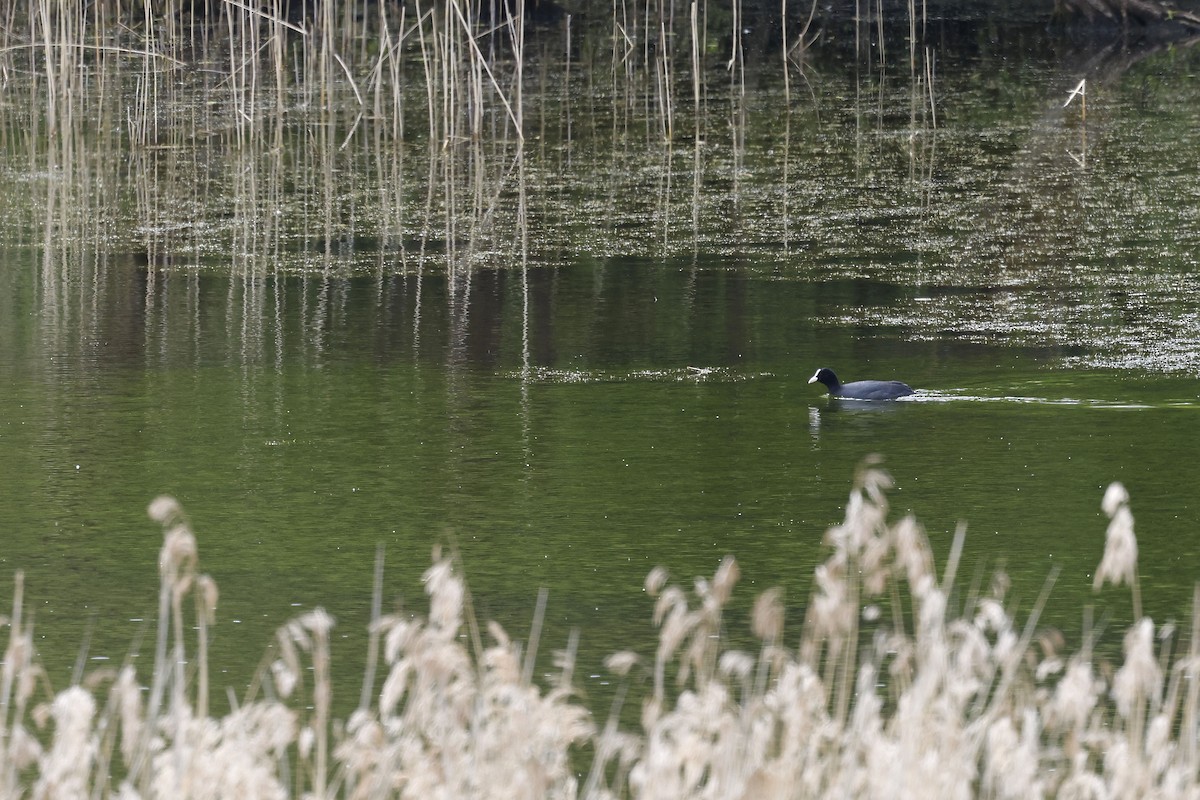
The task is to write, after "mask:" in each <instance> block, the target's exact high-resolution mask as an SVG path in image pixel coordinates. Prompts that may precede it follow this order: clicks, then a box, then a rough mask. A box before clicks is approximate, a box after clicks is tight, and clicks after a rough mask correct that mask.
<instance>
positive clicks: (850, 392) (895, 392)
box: [808, 367, 913, 400]
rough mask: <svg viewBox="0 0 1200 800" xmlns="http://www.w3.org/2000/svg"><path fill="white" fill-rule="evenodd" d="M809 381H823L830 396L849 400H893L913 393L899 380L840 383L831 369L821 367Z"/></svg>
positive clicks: (910, 388) (909, 387)
mask: <svg viewBox="0 0 1200 800" xmlns="http://www.w3.org/2000/svg"><path fill="white" fill-rule="evenodd" d="M808 382H809V383H823V384H825V388H827V389H828V390H829V395H830V396H831V397H845V398H848V399H850V400H895V399H896V398H897V397H906V396H908V395H910V394H912V393H913V389H912V387H911V386H909V385H908V384H907V383H901V382H900V381H851V382H850V383H842V382H841V381H839V380H838V377H837V375H834V374H833V370H831V369H826V368H825V367H821V369H819V370H817V372H816V374H814V375H813V376H812V377H811V378H809V379H808Z"/></svg>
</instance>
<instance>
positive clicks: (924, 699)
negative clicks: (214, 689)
mask: <svg viewBox="0 0 1200 800" xmlns="http://www.w3.org/2000/svg"><path fill="white" fill-rule="evenodd" d="M889 486H890V480H889V478H888V476H887V475H886V473H884V472H883V471H881V470H880V469H879V468H878V467H876V466H873V465H871V464H868V465H866V466H865V467H864V468H863V469H862V471H861V473H860V474H859V476H858V478H857V479H856V482H855V486H854V489H853V490H852V492H851V494H850V498H849V502H848V504H847V509H846V516H845V520H844V521H843V522H842V524H840V525H837V526H835V527H833V528H831V529H830V530H829V531H828V532H827V533H826V535H825V543H826V545H827V547H828V548H829V556H828V558H827V559H826V560H825V562H824V563H822V564H821V565H820V566H819V567H818V568H817V570H816V574H815V585H816V588H815V590H814V594H813V596H812V597H811V598H810V599H809V601H808V603H807V607H806V611H805V614H804V618H803V620H789V619H788V615H787V613H786V612H785V606H784V603H783V596H782V593H781V592H780V591H779V590H777V589H772V590H768V591H766V592H764V593H763V594H762V595H760V596H759V597H758V598H757V599H756V601H755V602H754V608H753V613H752V615H751V633H752V635H753V637H754V639H756V640H757V642H758V645H757V646H756V648H755V649H752V650H742V649H736V648H734V647H732V646H731V645H730V644H729V643H728V639H727V638H726V635H725V632H726V629H727V625H728V623H727V622H726V620H725V618H724V611H725V609H726V607H727V605H728V603H729V602H730V599H731V597H732V596H733V594H734V591H735V589H736V584H737V581H738V576H739V570H738V566H737V564H736V562H735V561H734V559H733V558H732V557H727V558H726V559H725V560H724V561H722V563H721V565H720V566H719V567H718V569H717V571H716V572H715V574H714V575H713V576H712V577H711V578H707V579H705V578H699V579H696V580H695V582H694V584H693V586H692V589H691V591H690V592H689V591H686V590H685V589H684V588H682V587H681V586H678V585H675V584H672V583H671V582H670V581H669V578H668V574H667V572H666V571H665V570H663V569H655V570H653V571H652V572H651V573H650V575H649V576H648V577H647V579H646V586H645V588H646V591H647V593H648V595H649V596H650V597H652V598H653V607H652V608H648V609H647V613H648V616H650V617H652V619H653V623H654V624H655V625H656V626H657V627H658V630H659V638H658V646H657V649H656V650H655V652H653V653H634V652H619V653H615V654H613V655H612V656H610V657H609V659H608V660H607V665H608V668H609V669H610V670H611V671H612V672H613V673H614V674H615V675H616V676H618V682H619V684H620V686H619V690H618V692H617V695H616V696H617V700H616V702H615V703H614V705H613V708H612V710H611V713H610V714H609V715H608V717H607V718H606V719H603V720H602V719H599V718H598V717H597V716H596V715H595V714H594V713H593V712H592V711H590V710H589V709H587V708H586V707H585V706H584V705H583V704H581V703H580V702H579V700H578V699H577V697H576V694H575V691H574V689H573V677H574V675H573V673H574V667H575V646H576V643H577V641H578V639H575V638H573V639H572V641H570V642H568V644H567V647H566V648H565V649H564V650H562V651H560V652H557V653H556V654H555V656H554V670H553V672H552V674H550V675H549V676H548V677H547V678H546V679H545V681H544V682H543V683H540V684H539V683H536V682H535V681H534V680H533V677H532V676H533V672H534V670H533V669H532V664H533V658H534V656H535V655H536V651H537V645H536V643H535V640H536V637H537V634H536V631H537V629H538V626H537V624H536V623H535V626H534V630H535V633H534V634H533V635H532V636H531V642H530V644H529V647H528V649H527V650H523V648H522V647H521V646H520V645H519V644H518V643H516V642H514V641H512V640H511V639H510V637H509V636H508V634H507V633H506V632H505V631H504V630H503V629H502V628H501V627H500V626H499V625H497V624H495V623H488V624H487V625H486V640H485V638H484V635H483V631H481V630H480V629H479V627H478V626H477V624H476V620H475V619H474V617H473V615H472V613H471V604H470V596H469V594H468V592H467V588H466V586H465V584H464V582H463V580H462V578H461V577H460V576H459V574H458V571H457V569H456V567H455V564H454V561H453V559H451V558H448V557H446V556H444V555H443V554H441V553H440V552H438V551H436V550H435V552H434V558H433V564H432V566H431V567H430V568H429V569H428V570H427V571H426V572H425V575H424V583H425V587H426V592H427V594H428V597H429V605H428V612H427V614H426V615H425V616H423V617H414V616H401V615H383V614H379V613H378V611H377V612H376V615H375V618H374V622H373V623H372V625H371V637H370V640H371V644H370V646H369V651H370V661H371V663H370V665H369V667H368V670H367V678H366V680H365V685H364V688H363V691H362V693H361V698H360V702H359V704H358V707H357V709H356V710H355V711H353V712H352V713H351V714H350V716H349V718H348V719H345V720H335V719H333V718H332V716H331V711H330V709H331V708H332V707H333V703H332V700H333V697H332V692H333V686H334V685H335V683H336V682H335V681H334V680H333V675H332V672H331V669H332V667H331V663H330V660H329V642H330V634H331V630H332V629H333V627H334V620H333V619H332V618H331V617H330V616H329V615H328V614H327V613H325V612H324V611H322V610H321V609H319V608H318V609H314V610H312V611H310V612H307V613H305V614H302V615H301V616H299V617H297V618H296V619H294V620H291V621H289V622H286V623H285V624H284V625H283V626H282V627H281V628H280V629H279V631H278V634H277V636H276V639H275V642H274V643H273V644H272V645H271V646H270V648H269V655H268V658H266V659H265V660H264V663H265V664H267V666H266V667H264V669H263V670H262V672H261V673H260V674H259V676H258V677H257V679H256V680H255V682H254V683H253V685H252V687H251V689H250V691H249V693H248V694H247V696H246V697H244V698H242V699H241V700H239V701H234V700H232V699H231V700H227V701H222V702H217V703H214V702H212V701H211V700H210V699H209V697H210V687H209V681H210V680H211V678H210V677H209V675H208V673H207V671H206V670H205V665H204V661H205V645H206V641H207V637H208V635H209V633H208V631H209V629H210V625H211V622H212V618H213V611H214V608H215V606H216V585H215V583H214V582H213V581H212V580H211V579H209V578H207V577H205V576H202V575H200V574H199V573H198V572H197V567H198V551H197V545H196V538H195V536H194V534H193V533H192V531H191V529H190V527H189V526H188V523H187V521H186V519H185V518H184V516H183V512H182V510H181V509H180V507H179V506H178V504H177V503H175V502H174V501H173V500H171V499H169V498H159V499H158V500H156V501H154V503H152V504H151V506H150V514H151V516H152V517H153V518H154V519H156V520H157V521H158V522H160V523H161V524H162V526H163V529H164V542H163V547H162V550H161V553H160V558H159V566H160V577H161V593H160V606H159V614H158V629H157V637H156V641H155V646H154V667H153V672H152V674H150V675H145V676H139V675H137V673H136V672H135V670H134V668H133V666H131V665H129V664H126V665H125V666H122V667H121V668H120V669H119V670H108V671H99V672H96V673H92V674H89V675H82V676H80V677H79V678H78V679H77V680H76V682H75V683H74V685H72V686H69V687H66V688H62V689H57V690H56V689H54V688H52V687H50V686H49V685H48V680H47V676H46V674H45V672H44V671H43V670H42V669H41V668H40V666H39V665H38V663H37V661H36V659H35V658H34V653H35V650H34V646H33V641H34V633H33V630H32V628H31V626H30V624H29V623H28V621H27V619H26V618H25V612H24V609H23V606H22V587H23V582H22V580H21V578H20V576H19V575H18V577H17V581H16V590H15V596H14V602H13V609H12V614H11V616H10V617H9V618H8V619H7V620H6V622H7V626H8V629H9V631H8V632H9V636H8V645H7V649H6V651H5V656H4V661H3V664H2V665H0V795H2V796H3V797H20V796H30V797H35V798H51V797H53V798H60V797H121V798H133V797H146V798H149V797H171V798H190V797H196V798H206V797H234V796H237V797H256V798H272V797H277V798H286V797H302V796H303V797H349V798H375V797H414V798H417V797H419V798H430V797H447V798H450V797H454V798H461V797H521V798H538V797H555V798H572V797H589V798H613V797H639V798H659V797H661V798H680V797H712V798H728V797H755V798H774V797H879V798H924V797H929V798H946V797H976V796H979V797H1013V798H1028V797H1041V796H1051V795H1053V796H1059V797H1073V798H1074V797H1096V798H1100V797H1145V796H1154V797H1163V798H1174V797H1194V796H1195V795H1196V792H1197V791H1200V754H1198V753H1197V746H1196V742H1197V735H1198V734H1200V713H1198V712H1200V688H1198V687H1200V674H1198V673H1200V629H1198V627H1197V622H1196V619H1197V617H1195V616H1194V617H1193V624H1192V629H1191V631H1190V632H1189V634H1188V636H1187V637H1185V638H1184V639H1183V641H1179V642H1177V641H1176V640H1175V638H1174V635H1173V633H1172V632H1171V631H1170V630H1169V629H1168V628H1160V627H1156V625H1155V624H1154V622H1153V621H1152V620H1151V619H1149V618H1139V619H1134V620H1133V621H1132V623H1131V624H1130V626H1129V628H1128V630H1127V632H1126V633H1125V637H1124V654H1123V657H1122V658H1121V659H1119V660H1118V663H1114V664H1105V663H1104V662H1103V661H1101V660H1100V659H1099V658H1098V657H1097V655H1096V651H1095V648H1094V647H1093V642H1094V635H1095V631H1091V630H1087V631H1085V636H1084V642H1083V644H1082V645H1081V646H1080V647H1079V648H1078V649H1077V650H1075V651H1074V652H1070V651H1068V650H1066V649H1065V648H1064V647H1062V646H1060V645H1055V644H1054V639H1053V637H1051V636H1044V635H1041V633H1042V632H1041V631H1040V629H1039V615H1040V613H1041V611H1042V610H1043V609H1044V607H1045V605H1046V603H1047V598H1048V596H1049V590H1050V588H1051V585H1052V583H1053V580H1052V579H1051V580H1048V581H1047V585H1046V590H1045V591H1044V592H1043V593H1042V595H1041V597H1039V598H1038V600H1037V602H1036V603H1035V604H1034V605H1033V607H1032V608H1031V609H1030V611H1029V612H1028V614H1027V615H1026V616H1025V618H1024V619H1018V618H1017V616H1016V615H1015V613H1014V611H1013V609H1012V604H1011V603H1010V602H1009V601H1008V600H1007V599H1006V598H1005V596H1004V593H1003V589H1002V587H1003V586H1004V585H1005V581H1003V580H997V581H995V582H994V584H993V585H994V586H995V587H997V588H994V589H993V590H992V591H989V592H986V593H979V594H969V595H966V596H964V595H962V594H960V593H959V592H958V590H956V588H955V587H956V585H957V584H956V581H955V577H956V573H957V569H958V565H959V564H960V563H961V562H962V560H963V559H964V558H966V557H967V556H966V550H965V547H964V542H965V534H964V530H963V529H960V530H959V532H958V534H957V535H956V537H955V540H954V543H953V546H952V548H951V551H950V553H949V554H948V558H947V562H946V564H945V565H944V566H943V567H942V568H941V570H940V571H939V570H938V569H937V568H936V566H935V561H934V557H933V553H932V551H931V549H930V546H929V542H928V540H927V539H926V537H925V534H924V532H923V531H922V529H921V527H920V526H919V525H918V524H917V522H916V521H915V520H914V519H913V518H912V517H905V518H903V519H899V520H893V519H891V518H890V515H889V513H888V503H887V495H886V491H887V489H888V488H889ZM1103 507H1104V509H1105V511H1106V513H1107V514H1108V515H1109V517H1110V519H1111V522H1110V525H1109V529H1108V533H1107V538H1106V543H1105V546H1104V555H1103V558H1102V560H1101V564H1100V567H1099V569H1098V570H1097V573H1096V588H1097V589H1101V588H1103V585H1104V584H1106V583H1109V582H1112V583H1117V584H1121V583H1128V584H1130V585H1131V587H1132V589H1133V592H1134V596H1135V599H1136V597H1137V593H1138V588H1137V565H1136V539H1135V537H1134V532H1133V516H1132V514H1131V513H1130V510H1129V498H1128V495H1127V494H1126V493H1125V491H1124V489H1123V488H1122V487H1120V485H1119V484H1114V485H1113V486H1112V487H1110V489H1109V491H1108V492H1107V493H1106V495H1105V498H1104V503H1103ZM1098 545H1099V542H1098ZM1097 549H1098V550H1099V549H1100V548H1099V546H1098V547H1097ZM381 564H382V561H381V562H380V566H379V567H377V577H376V590H375V601H374V603H373V606H374V608H376V609H379V608H381V607H382V604H381V603H380V602H379V597H380V594H381V590H380V588H379V587H380V586H381V585H382V578H381V575H382V566H381ZM543 603H544V598H543V599H542V600H540V601H539V607H541V605H542V604H543ZM193 607H194V610H192V609H193ZM193 614H194V619H195V621H196V625H195V627H194V628H192V627H191V626H190V625H188V624H187V623H186V620H187V619H189V617H190V616H191V615H193ZM581 636H583V637H586V636H587V631H583V632H582V634H581ZM1156 640H1158V644H1157V645H1156ZM377 670H378V672H379V674H380V675H382V682H381V684H380V685H379V686H378V687H376V686H375V677H374V676H375V673H376V671H377ZM638 675H644V676H645V679H644V680H643V679H641V678H639V677H637V676H638ZM146 683H148V684H149V686H148V688H147V687H146V686H144V685H143V684H146ZM639 687H645V688H644V689H642V688H639ZM639 692H641V694H640V695H639ZM631 703H632V704H636V707H640V719H641V722H640V725H639V726H636V729H633V730H631V729H629V728H628V726H627V725H624V724H623V723H622V722H621V720H622V719H623V717H622V715H621V713H620V712H621V708H622V706H623V705H626V704H631ZM210 706H220V708H219V709H210ZM581 765H582V766H581Z"/></svg>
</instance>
